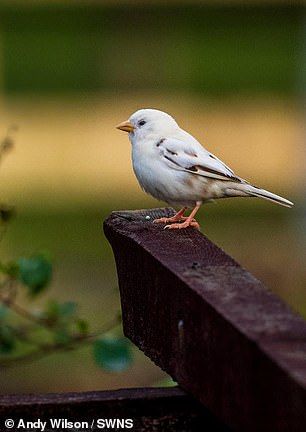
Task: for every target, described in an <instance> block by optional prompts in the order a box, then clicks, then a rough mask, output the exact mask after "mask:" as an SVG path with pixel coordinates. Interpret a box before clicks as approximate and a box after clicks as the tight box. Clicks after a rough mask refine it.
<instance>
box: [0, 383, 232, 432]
mask: <svg viewBox="0 0 306 432" xmlns="http://www.w3.org/2000/svg"><path fill="white" fill-rule="evenodd" d="M7 419H13V421H14V422H15V426H14V427H13V429H11V430H24V429H22V428H19V429H17V425H18V421H19V420H20V419H23V420H24V421H37V420H38V419H40V420H41V421H46V422H47V428H46V429H45V431H46V432H48V431H54V430H56V429H55V428H52V427H51V419H67V420H68V421H70V422H76V421H79V422H82V421H86V422H88V423H89V425H90V427H89V428H81V430H112V428H106V427H105V428H104V429H103V428H102V425H103V423H102V422H101V420H103V419H108V420H112V419H132V420H133V428H131V429H128V428H125V429H124V430H132V431H137V432H155V431H173V432H199V431H206V430H207V431H210V432H222V431H223V432H225V431H226V430H227V429H225V428H224V427H223V426H222V425H221V424H220V423H219V421H217V420H216V419H215V418H214V417H213V416H212V415H211V413H210V412H209V411H208V410H206V409H205V408H203V407H202V406H201V405H200V404H199V403H198V402H197V401H195V400H194V399H193V398H192V397H190V396H188V395H186V393H184V392H183V391H182V390H181V389H179V388H177V387H175V388H162V389H159V388H138V389H123V390H113V391H101V392H85V393H59V394H44V395H11V396H0V430H1V431H2V430H9V429H7V428H5V426H4V424H5V420H7ZM98 420H100V422H99V423H98ZM99 426H100V427H99ZM27 430H29V429H27ZM31 430H32V429H31ZM35 430H36V429H35ZM58 430H66V428H64V427H62V428H61V427H59V428H58ZM69 430H72V429H69ZM73 430H77V428H73ZM113 430H123V428H120V427H118V428H113Z"/></svg>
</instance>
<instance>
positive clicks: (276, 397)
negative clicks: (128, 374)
mask: <svg viewBox="0 0 306 432" xmlns="http://www.w3.org/2000/svg"><path fill="white" fill-rule="evenodd" d="M173 214H174V211H173V209H154V210H139V211H122V212H114V213H112V214H111V216H110V217H109V218H108V219H107V220H106V221H105V223H104V231H105V234H106V236H107V238H108V240H109V242H110V244H111V246H112V248H113V251H114V255H115V259H116V264H117V272H118V280H119V288H120V294H121V303H122V314H123V326H124V332H125V334H126V336H127V337H129V338H130V339H131V340H132V341H133V342H134V343H135V344H136V345H137V346H138V347H139V348H140V349H141V350H142V351H143V352H144V353H145V354H146V355H147V356H148V357H150V358H151V359H152V360H153V361H154V362H155V363H156V364H157V365H158V366H160V367H161V368H162V369H164V370H165V371H167V372H168V373H169V374H170V375H171V376H172V377H173V378H174V379H175V380H176V381H177V382H178V383H179V385H180V386H181V387H182V388H184V389H185V390H186V391H188V392H190V393H191V394H192V395H193V396H195V397H196V398H197V399H198V400H199V401H201V402H202V403H203V404H204V405H205V406H207V407H208V408H209V409H210V410H211V411H212V412H213V413H214V414H215V415H216V416H217V417H219V418H221V419H222V421H224V422H225V423H226V424H228V425H230V426H231V427H232V428H234V429H236V430H240V431H246V430H247V431H248V432H251V431H254V432H255V431H256V432H258V431H288V432H289V431H290V432H292V431H295V432H298V431H304V430H305V424H306V322H305V321H304V320H303V319H302V318H301V317H299V316H298V315H296V314H294V313H293V312H292V311H291V310H290V309H289V307H288V306H287V305H286V304H284V303H283V302H282V301H281V300H280V299H279V298H278V297H277V296H275V295H274V294H273V293H271V292H270V291H269V290H268V289H267V288H266V287H265V286H263V284H262V283H260V282H259V281H258V280H257V279H256V278H255V277H254V276H252V275H251V274H250V273H249V272H247V271H246V270H244V269H243V268H242V267H241V266H240V265H239V264H238V263H237V262H235V260H233V259H232V258H231V257H230V256H228V255H227V254H225V253H224V252H223V251H222V250H221V249H220V248H218V247H217V246H216V245H214V244H213V243H212V242H211V241H209V240H208V239H207V238H206V237H205V236H204V235H202V234H201V233H199V232H197V231H196V230H194V229H192V228H190V229H186V230H181V231H178V230H177V231H168V230H164V229H163V226H161V225H155V224H153V223H152V220H153V219H154V218H159V217H165V216H170V215H173Z"/></svg>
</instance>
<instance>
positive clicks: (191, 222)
mask: <svg viewBox="0 0 306 432" xmlns="http://www.w3.org/2000/svg"><path fill="white" fill-rule="evenodd" d="M201 204H202V203H197V205H196V206H195V208H194V209H193V210H192V212H191V213H190V215H189V216H188V217H187V218H186V220H185V221H184V222H181V223H174V224H172V225H166V226H165V229H182V228H188V227H189V226H191V227H194V228H196V229H198V230H199V229H200V225H199V224H198V222H197V221H196V220H195V219H194V216H195V215H196V213H197V211H198V210H199V208H200V207H201Z"/></svg>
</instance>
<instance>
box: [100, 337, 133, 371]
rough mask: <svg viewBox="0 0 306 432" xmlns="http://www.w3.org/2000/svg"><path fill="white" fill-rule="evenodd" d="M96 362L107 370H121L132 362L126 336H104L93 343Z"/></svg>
mask: <svg viewBox="0 0 306 432" xmlns="http://www.w3.org/2000/svg"><path fill="white" fill-rule="evenodd" d="M94 358H95V361H96V363H97V364H98V365H99V366H100V367H102V368H103V369H105V370H107V371H109V372H121V371H123V370H125V369H126V368H128V367H129V365H130V364H131V362H132V354H131V349H130V344H129V342H128V340H127V339H126V338H123V337H121V338H114V337H110V336H104V337H103V338H101V339H98V340H96V341H95V343H94Z"/></svg>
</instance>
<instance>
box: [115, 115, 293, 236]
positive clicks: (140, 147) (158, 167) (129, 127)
mask: <svg viewBox="0 0 306 432" xmlns="http://www.w3.org/2000/svg"><path fill="white" fill-rule="evenodd" d="M117 129H120V130H122V131H126V132H128V133H129V139H130V141H131V143H132V161H133V169H134V172H135V175H136V177H137V179H138V182H139V184H140V186H141V187H142V189H143V190H144V191H145V192H147V193H149V194H150V195H152V196H153V197H154V198H157V199H158V200H162V201H165V202H167V203H168V204H170V205H173V206H180V207H181V210H180V211H179V212H178V213H177V214H176V215H175V216H173V217H171V218H160V219H156V220H155V221H154V222H155V223H164V224H167V225H166V226H165V228H170V229H175V228H178V229H180V228H187V227H189V226H193V227H196V228H198V229H199V224H198V223H197V222H196V220H195V219H194V217H195V215H196V213H197V211H198V210H199V208H200V206H201V205H202V204H203V203H205V202H208V201H211V200H214V199H218V198H228V197H245V196H249V197H259V198H264V199H266V200H270V201H273V202H275V203H277V204H280V205H283V206H285V207H292V206H293V203H292V202H290V201H288V200H286V199H285V198H282V197H280V196H278V195H275V194H273V193H271V192H268V191H266V190H264V189H260V188H257V187H255V186H252V185H251V184H249V183H248V182H247V181H246V180H244V179H242V178H240V177H238V176H237V175H236V174H235V173H234V172H233V171H232V170H231V169H230V168H229V167H228V166H227V165H225V164H224V163H223V162H222V161H221V160H220V159H218V158H217V157H216V156H214V155H213V154H212V153H210V152H209V151H208V150H206V149H205V148H204V147H202V145H201V144H200V143H199V142H198V141H197V140H196V139H195V138H194V137H193V136H192V135H190V134H189V133H188V132H185V131H184V130H183V129H181V128H180V127H179V125H178V124H177V122H176V121H175V120H174V118H173V117H171V116H170V115H169V114H167V113H165V112H163V111H159V110H156V109H140V110H138V111H136V112H135V113H134V114H132V115H131V117H130V118H129V119H128V120H127V121H125V122H123V123H120V124H119V125H118V126H117ZM189 207H191V208H192V211H191V213H190V215H189V216H188V217H184V213H185V211H186V210H187V208H189Z"/></svg>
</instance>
